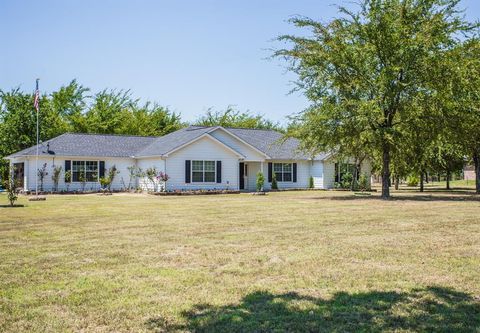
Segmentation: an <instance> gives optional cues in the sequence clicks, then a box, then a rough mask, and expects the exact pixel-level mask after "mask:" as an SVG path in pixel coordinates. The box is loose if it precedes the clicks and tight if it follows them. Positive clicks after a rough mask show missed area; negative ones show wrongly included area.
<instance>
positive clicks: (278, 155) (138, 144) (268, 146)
mask: <svg viewBox="0 0 480 333" xmlns="http://www.w3.org/2000/svg"><path fill="white" fill-rule="evenodd" d="M216 128H218V127H202V126H190V127H187V128H182V129H180V130H178V131H175V132H173V133H170V134H167V135H164V136H162V137H142V136H125V135H102V134H76V133H66V134H62V135H60V136H58V137H56V138H53V139H51V140H48V141H47V142H44V143H43V144H41V146H40V149H39V151H40V155H52V154H55V155H57V156H95V157H131V156H135V157H147V156H162V155H165V154H167V153H169V152H170V151H172V150H174V149H175V148H178V147H180V146H182V145H185V144H187V143H189V142H191V141H192V140H195V139H196V138H198V137H200V136H202V135H204V134H206V133H209V132H211V131H213V130H215V129H216ZM225 130H226V131H228V132H230V133H231V134H233V135H234V136H237V137H238V138H240V139H241V140H243V141H245V142H246V143H248V144H249V145H251V146H253V147H255V148H256V149H257V150H259V151H261V152H263V153H264V154H266V155H267V156H269V157H270V158H271V159H285V160H292V159H309V158H310V157H309V156H307V155H306V154H305V153H302V152H301V151H299V150H298V147H299V141H298V140H297V139H293V138H288V139H286V140H283V134H282V133H279V132H276V131H272V130H258V129H245V128H225ZM47 143H48V144H49V152H47ZM35 153H36V146H33V147H30V148H27V149H24V150H22V151H19V152H17V153H14V154H12V155H10V156H8V157H20V156H32V155H35ZM327 156H328V154H319V155H318V156H316V157H315V159H317V160H321V159H324V158H325V157H327Z"/></svg>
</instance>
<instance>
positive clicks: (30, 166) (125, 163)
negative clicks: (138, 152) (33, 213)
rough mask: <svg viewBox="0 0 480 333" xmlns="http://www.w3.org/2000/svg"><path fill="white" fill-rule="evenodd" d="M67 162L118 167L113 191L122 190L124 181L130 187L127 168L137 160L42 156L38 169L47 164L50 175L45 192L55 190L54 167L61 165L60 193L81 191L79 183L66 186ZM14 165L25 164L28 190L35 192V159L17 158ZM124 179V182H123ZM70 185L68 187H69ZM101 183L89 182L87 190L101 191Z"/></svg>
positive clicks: (47, 177)
mask: <svg viewBox="0 0 480 333" xmlns="http://www.w3.org/2000/svg"><path fill="white" fill-rule="evenodd" d="M65 160H70V161H72V160H75V161H105V168H106V169H107V170H106V172H108V169H109V168H110V167H112V166H113V165H115V166H116V168H117V170H118V171H120V173H118V174H117V175H116V176H115V178H114V180H113V183H112V187H111V188H112V190H122V189H123V187H124V185H123V181H124V182H125V183H126V184H127V185H128V179H129V173H128V170H127V167H129V166H131V165H134V164H135V160H134V159H132V158H112V157H105V158H98V157H55V158H53V157H44V156H40V157H39V159H38V169H40V168H42V167H43V165H44V164H45V163H46V164H47V172H48V175H46V176H45V178H44V179H43V190H44V191H52V190H53V180H52V175H53V166H54V165H60V166H61V167H62V172H61V174H60V180H59V182H58V189H59V191H62V190H67V187H68V189H69V190H80V189H81V184H80V183H78V182H72V183H71V184H65ZM13 162H14V163H20V162H24V163H25V179H26V184H25V186H26V189H27V190H30V191H34V190H35V182H36V177H37V169H36V164H35V157H29V158H17V159H15V160H14V161H13ZM122 179H123V181H122ZM67 185H68V186H67ZM39 189H40V182H39ZM99 189H100V183H99V182H87V183H86V185H85V190H99Z"/></svg>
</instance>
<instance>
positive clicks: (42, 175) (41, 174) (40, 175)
mask: <svg viewBox="0 0 480 333" xmlns="http://www.w3.org/2000/svg"><path fill="white" fill-rule="evenodd" d="M46 176H48V172H47V163H44V164H43V165H42V167H41V168H40V169H38V170H37V177H38V180H39V181H40V191H43V180H44V179H45V177H46Z"/></svg>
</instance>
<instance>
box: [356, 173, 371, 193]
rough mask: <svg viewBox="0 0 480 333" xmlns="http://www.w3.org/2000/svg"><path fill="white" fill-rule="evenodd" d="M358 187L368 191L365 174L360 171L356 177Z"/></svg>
mask: <svg viewBox="0 0 480 333" xmlns="http://www.w3.org/2000/svg"><path fill="white" fill-rule="evenodd" d="M358 189H359V190H360V191H370V182H369V181H368V177H367V175H366V174H364V173H362V174H361V175H360V177H359V178H358Z"/></svg>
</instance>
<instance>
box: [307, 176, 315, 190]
mask: <svg viewBox="0 0 480 333" xmlns="http://www.w3.org/2000/svg"><path fill="white" fill-rule="evenodd" d="M314 187H315V184H314V183H313V177H312V176H310V178H308V188H314Z"/></svg>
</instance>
